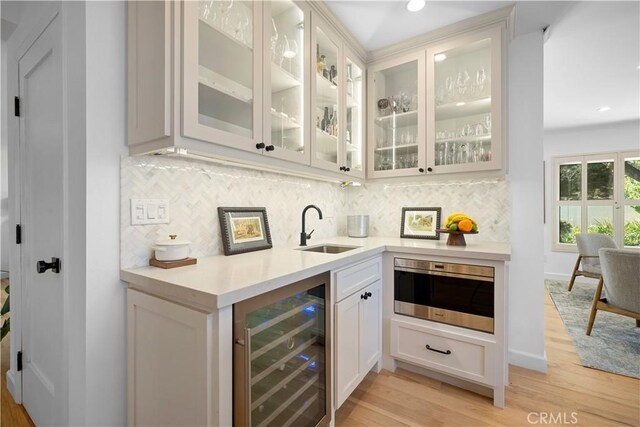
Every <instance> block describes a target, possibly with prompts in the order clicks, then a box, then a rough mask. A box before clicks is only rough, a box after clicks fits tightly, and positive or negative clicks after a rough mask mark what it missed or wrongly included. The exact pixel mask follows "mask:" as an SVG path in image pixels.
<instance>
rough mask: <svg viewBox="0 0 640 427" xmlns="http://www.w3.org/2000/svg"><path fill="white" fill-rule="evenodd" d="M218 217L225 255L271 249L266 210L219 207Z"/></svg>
mask: <svg viewBox="0 0 640 427" xmlns="http://www.w3.org/2000/svg"><path fill="white" fill-rule="evenodd" d="M218 217H219V219H220V231H221V234H222V244H223V247H224V254H225V255H236V254H242V253H246V252H252V251H261V250H263V249H270V248H272V247H273V245H272V244H271V231H270V230H269V220H268V219H267V209H266V208H230V207H219V208H218Z"/></svg>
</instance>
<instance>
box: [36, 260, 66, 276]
mask: <svg viewBox="0 0 640 427" xmlns="http://www.w3.org/2000/svg"><path fill="white" fill-rule="evenodd" d="M49 269H51V271H53V272H54V273H56V274H57V273H60V258H51V262H46V261H38V262H37V263H36V270H37V271H38V273H39V274H42V273H44V272H45V271H47V270H49Z"/></svg>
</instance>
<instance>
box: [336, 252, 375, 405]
mask: <svg viewBox="0 0 640 427" xmlns="http://www.w3.org/2000/svg"><path fill="white" fill-rule="evenodd" d="M380 269H381V260H380V259H379V258H376V259H374V260H371V261H368V262H363V263H361V264H358V265H356V266H353V267H350V268H348V269H346V270H343V271H342V272H339V273H338V274H337V275H336V276H337V277H338V279H337V283H336V287H337V289H338V290H337V295H341V294H344V292H341V290H343V289H347V288H348V289H350V290H353V289H354V288H355V290H354V291H353V293H352V294H350V295H349V296H346V297H344V296H343V299H341V300H338V302H337V304H336V305H335V335H334V336H335V346H336V347H335V370H336V373H335V384H336V391H335V393H336V394H335V405H336V406H335V407H336V409H338V408H339V407H340V406H342V404H343V403H344V401H345V400H347V398H348V397H349V395H350V394H351V393H352V392H353V391H354V390H355V389H356V387H357V386H358V385H359V384H360V382H361V381H362V380H363V379H364V377H365V376H366V375H367V373H368V372H369V371H370V370H371V369H372V368H373V367H374V366H375V365H376V363H378V361H379V360H380V358H381V354H382V352H381V348H382V347H381V346H382V340H381V330H382V323H381V322H382V295H381V292H382V286H381V280H380ZM374 272H377V273H374ZM346 277H349V278H351V279H352V280H351V281H345V280H344V278H346ZM341 278H342V279H343V280H340V279H341ZM358 278H360V279H362V280H358ZM367 280H369V281H367ZM372 280H373V283H371V281H372ZM354 283H358V284H360V286H353V284H354ZM379 367H381V364H379Z"/></svg>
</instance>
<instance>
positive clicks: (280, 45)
mask: <svg viewBox="0 0 640 427" xmlns="http://www.w3.org/2000/svg"><path fill="white" fill-rule="evenodd" d="M262 4H263V8H264V17H265V21H264V29H265V31H264V40H265V44H266V46H264V49H263V50H264V64H265V65H264V67H263V70H264V87H265V89H266V90H265V91H264V104H265V110H264V116H263V117H264V120H263V121H264V137H263V141H264V144H265V146H268V147H270V149H271V146H273V147H274V150H275V152H274V155H277V156H278V157H279V158H283V159H286V160H292V161H297V162H300V163H306V164H308V163H309V160H310V151H309V146H308V143H306V141H308V140H309V137H308V129H310V123H311V118H310V117H311V115H310V114H309V106H310V101H309V93H310V83H309V76H310V71H311V55H310V49H309V46H310V44H309V36H310V34H311V29H310V25H309V20H310V19H309V16H310V12H309V8H308V7H307V6H306V5H304V4H303V3H296V2H293V1H288V0H286V1H274V2H264V3H262Z"/></svg>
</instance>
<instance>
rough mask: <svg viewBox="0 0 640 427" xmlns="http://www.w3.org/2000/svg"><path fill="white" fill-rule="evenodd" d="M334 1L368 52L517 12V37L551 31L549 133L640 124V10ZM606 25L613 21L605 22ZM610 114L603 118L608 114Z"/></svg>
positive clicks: (581, 4) (628, 6)
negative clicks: (499, 12) (500, 12)
mask: <svg viewBox="0 0 640 427" xmlns="http://www.w3.org/2000/svg"><path fill="white" fill-rule="evenodd" d="M406 3H407V2H406V1H405V0H396V1H370V0H327V4H328V6H329V8H330V9H331V10H332V11H333V13H334V14H335V15H336V16H337V17H338V19H339V20H340V21H341V22H342V23H343V24H344V25H345V27H346V28H348V29H349V30H350V31H351V33H352V34H353V35H354V37H355V38H356V39H357V40H358V41H359V42H360V44H362V46H363V47H364V48H365V49H366V50H368V51H371V50H376V49H380V48H383V47H386V46H389V45H392V44H394V43H397V42H400V41H403V40H406V39H409V38H411V37H414V36H417V35H420V34H423V33H425V32H428V31H432V30H434V29H437V28H440V27H443V26H446V25H449V24H452V23H454V22H458V21H461V20H464V19H467V18H471V17H474V16H477V15H480V14H483V13H487V12H490V11H492V10H496V9H499V8H502V7H505V6H509V5H511V4H514V3H515V4H516V22H515V30H516V35H521V34H526V33H529V32H532V31H540V30H542V29H544V28H546V27H547V26H550V30H549V33H548V36H549V37H548V39H547V41H546V43H545V45H544V126H545V129H546V130H551V129H558V128H569V127H580V126H586V125H599V124H606V123H614V122H620V121H627V120H638V119H639V118H640V112H639V108H640V107H639V106H640V70H638V68H637V67H638V66H639V65H640V57H639V56H640V2H638V1H621V2H613V1H427V4H426V6H425V8H424V9H422V10H421V11H419V12H415V13H413V12H409V11H407V9H406ZM603 17H606V19H603ZM604 105H607V106H610V107H611V110H610V111H608V112H598V111H597V109H598V108H599V107H601V106H604Z"/></svg>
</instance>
